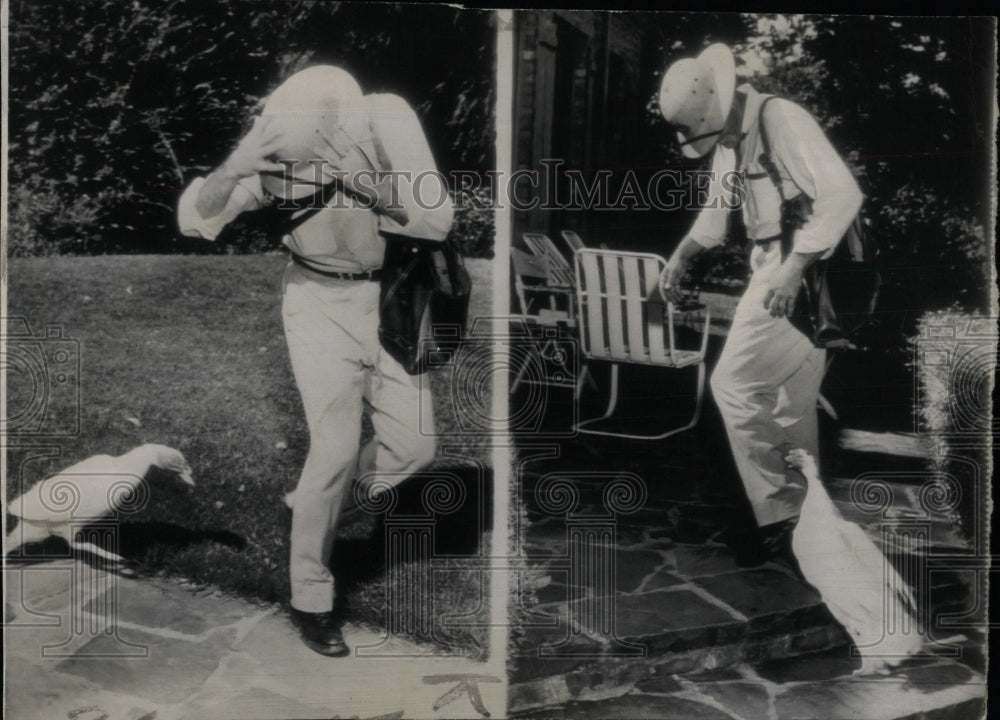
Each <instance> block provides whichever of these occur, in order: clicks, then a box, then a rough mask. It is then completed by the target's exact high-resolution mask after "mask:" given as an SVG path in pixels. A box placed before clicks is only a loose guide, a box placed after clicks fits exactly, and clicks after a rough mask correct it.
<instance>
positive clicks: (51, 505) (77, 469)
mask: <svg viewBox="0 0 1000 720" xmlns="http://www.w3.org/2000/svg"><path fill="white" fill-rule="evenodd" d="M154 465H155V466H156V467H159V468H162V469H164V470H167V471H169V472H173V473H176V474H177V475H178V476H179V477H180V479H181V480H183V481H184V482H185V483H187V484H188V485H192V486H193V485H194V480H193V479H192V477H191V468H190V466H189V465H188V464H187V461H186V460H185V459H184V456H183V455H182V454H181V453H180V452H179V451H177V450H174V449H173V448H169V447H166V446H165V445H152V444H149V445H142V446H140V447H137V448H136V449H134V450H132V451H130V452H127V453H125V454H124V455H120V456H118V457H112V456H111V455H95V456H94V457H91V458H87V459H86V460H83V461H81V462H78V463H77V464H76V465H72V466H71V467H68V468H66V469H65V470H63V471H62V472H60V473H58V474H56V475H53V476H51V477H49V478H46V479H45V480H43V481H42V482H40V483H37V484H36V485H34V486H33V487H32V488H31V489H30V490H28V491H27V492H25V493H24V494H22V495H20V496H19V497H17V498H15V499H14V500H12V501H11V503H10V505H9V507H8V512H9V513H10V514H11V515H14V516H15V517H17V518H19V522H18V524H17V527H16V528H14V529H13V530H11V531H9V532H8V533H7V538H6V542H5V543H4V544H5V554H7V555H9V554H10V553H11V552H13V551H14V550H16V549H17V548H19V547H20V546H22V545H24V544H26V543H30V542H40V541H42V540H45V539H46V538H49V537H52V536H55V537H61V538H63V539H64V540H65V541H66V542H67V543H69V545H70V547H71V548H74V549H79V550H83V551H86V552H90V553H93V554H94V555H98V556H100V557H102V558H105V559H107V560H110V561H112V562H113V563H116V564H119V563H122V562H123V561H124V558H122V557H121V556H120V555H116V554H115V553H112V552H109V551H107V550H105V549H104V548H100V547H98V546H97V545H94V544H93V543H89V542H82V541H78V540H77V539H76V538H75V537H74V535H75V531H76V530H78V529H79V528H80V527H81V526H84V525H86V524H87V523H88V522H96V521H98V520H100V519H101V518H105V517H108V516H110V515H112V514H113V513H118V512H122V511H124V512H128V511H129V510H136V509H138V508H139V507H141V506H142V503H143V502H144V501H145V498H146V495H145V492H144V491H145V489H146V486H145V485H144V480H145V479H146V475H147V474H148V473H149V470H150V468H152V467H153V466H154Z"/></svg>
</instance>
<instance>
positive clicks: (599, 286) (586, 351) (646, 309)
mask: <svg viewBox="0 0 1000 720" xmlns="http://www.w3.org/2000/svg"><path fill="white" fill-rule="evenodd" d="M574 257H575V264H576V297H577V305H578V311H579V317H578V320H579V323H578V324H579V329H580V355H581V358H582V360H583V363H584V364H583V366H582V367H581V370H580V378H581V380H580V382H579V383H578V385H577V397H579V396H580V394H581V393H582V391H583V381H582V378H584V377H585V376H586V374H587V363H588V362H589V361H592V360H603V361H606V362H609V363H611V392H610V397H609V400H608V406H607V409H606V410H605V411H604V414H603V415H601V416H600V417H595V418H590V419H587V420H582V421H580V422H579V423H577V426H576V429H577V430H578V431H579V432H581V433H589V434H593V435H607V436H611V437H620V438H629V439H634V440H660V439H663V438H665V437H669V436H670V435H674V434H676V433H679V432H683V431H684V430H689V429H691V428H692V427H694V426H695V425H696V424H697V423H698V419H699V418H700V417H701V406H702V399H703V396H704V391H705V350H706V348H707V347H708V335H709V326H710V324H711V314H710V312H709V310H708V308H707V307H706V306H704V305H701V304H697V305H694V304H691V305H686V306H683V307H679V308H677V307H674V304H673V303H667V302H665V301H664V300H663V299H662V298H661V296H660V291H659V287H658V283H659V277H660V273H661V272H662V271H663V268H664V267H666V260H664V259H663V258H662V257H660V256H659V255H653V254H650V253H633V252H618V251H613V250H596V249H586V248H585V249H582V250H578V251H577V252H576V253H575V255H574ZM696 310H697V311H703V312H704V319H703V323H704V329H703V330H702V332H701V337H700V343H699V346H698V347H697V348H694V349H682V348H679V347H677V343H676V338H675V331H674V330H675V329H674V318H675V315H676V314H678V313H679V312H693V311H696ZM622 363H633V364H638V365H649V366H656V367H663V368H671V369H680V368H687V367H691V366H697V370H698V377H697V384H696V387H695V410H694V415H693V417H692V418H691V420H690V421H689V422H688V423H687V424H685V425H683V426H682V427H676V428H672V429H669V430H666V431H664V432H659V433H651V434H648V435H638V434H632V433H624V432H613V431H610V430H598V429H595V428H593V427H592V426H593V425H594V424H595V423H599V422H602V421H606V420H608V419H609V418H611V417H612V416H613V415H614V412H615V409H616V407H617V405H618V381H619V377H618V372H619V365H621V364H622Z"/></svg>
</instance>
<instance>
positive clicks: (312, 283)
mask: <svg viewBox="0 0 1000 720" xmlns="http://www.w3.org/2000/svg"><path fill="white" fill-rule="evenodd" d="M284 284H285V289H284V299H283V302H282V318H283V321H284V326H285V338H286V340H287V341H288V352H289V355H290V356H291V360H292V371H293V372H294V374H295V382H296V384H297V385H298V388H299V393H300V394H301V396H302V404H303V406H304V407H305V413H306V423H307V424H308V426H309V454H308V456H307V457H306V462H305V466H304V467H303V468H302V475H301V476H300V477H299V483H298V486H297V487H296V488H295V491H294V492H292V493H289V495H288V496H287V498H286V500H287V502H288V504H289V506H290V507H291V508H292V539H291V585H292V607H294V608H296V609H298V610H302V611H304V612H326V611H328V610H330V609H332V607H333V600H334V579H333V575H332V574H331V572H330V569H329V561H330V552H331V550H332V548H333V540H334V535H335V532H336V527H337V518H338V515H339V514H340V509H341V505H342V502H343V500H344V494H345V492H347V491H349V490H350V489H351V485H352V483H353V481H354V478H355V477H361V478H364V477H365V476H367V475H369V474H370V473H372V472H375V473H384V474H385V476H386V480H387V481H388V482H390V483H392V484H397V483H399V482H401V481H402V480H403V479H405V477H406V476H407V475H409V474H411V473H413V472H416V471H417V470H419V469H420V468H421V467H423V466H425V465H427V464H428V463H430V462H431V461H432V460H433V459H434V453H435V449H436V445H435V440H434V427H433V426H434V420H433V418H434V415H433V409H432V406H431V394H430V389H429V387H428V384H427V383H421V382H419V381H418V378H416V377H414V376H411V375H408V374H407V373H406V371H405V370H404V369H403V367H402V366H401V365H400V364H399V363H398V362H397V361H396V360H394V359H393V358H392V356H390V355H389V354H388V353H387V352H385V351H384V350H382V348H381V346H380V344H379V340H378V325H379V319H378V302H379V283H377V282H371V281H365V280H336V279H332V278H326V277H323V276H321V275H316V274H315V273H311V272H309V271H308V270H304V269H302V268H299V267H298V266H296V265H294V264H292V263H289V265H288V267H287V268H286V270H285V282H284ZM363 399H364V400H367V401H368V403H369V405H370V406H371V411H372V415H371V418H372V425H373V426H374V428H375V437H374V438H373V439H372V440H371V442H369V443H368V444H366V445H365V447H364V448H362V449H360V452H359V447H358V446H359V444H360V440H361V417H362V410H363V404H362V400H363Z"/></svg>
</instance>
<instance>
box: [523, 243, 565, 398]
mask: <svg viewBox="0 0 1000 720" xmlns="http://www.w3.org/2000/svg"><path fill="white" fill-rule="evenodd" d="M510 262H511V271H512V275H513V278H514V293H515V296H516V300H517V305H518V306H519V307H518V308H517V310H518V312H516V313H514V314H512V316H511V320H512V322H518V323H521V324H522V326H523V327H524V328H525V331H526V332H527V333H530V334H531V336H532V339H531V345H530V347H531V348H532V349H535V348H537V350H538V356H537V357H536V356H534V355H532V354H524V355H522V356H521V357H522V360H521V364H520V367H518V370H517V372H516V373H515V375H514V379H513V380H512V381H511V384H510V390H509V391H510V393H512V394H513V393H514V392H516V391H517V389H518V388H519V387H520V386H521V384H522V383H523V384H528V385H550V386H555V387H567V388H575V387H576V374H575V372H573V369H572V368H567V371H566V372H565V373H556V374H548V373H545V372H544V371H542V370H540V369H539V368H541V367H542V365H543V364H544V363H543V361H542V358H547V359H549V360H551V358H553V357H556V356H557V355H558V354H559V349H560V347H561V346H562V344H564V343H565V342H566V340H565V338H566V337H567V336H569V337H571V336H572V332H573V330H574V328H575V326H576V320H575V319H574V315H575V313H574V304H575V297H574V295H573V285H572V282H570V283H569V284H568V285H567V284H561V283H563V282H564V281H565V277H564V276H561V275H559V276H556V275H553V272H552V268H553V263H551V262H550V261H549V260H548V259H547V258H546V254H545V253H544V252H543V253H537V254H536V253H535V252H525V251H524V250H521V249H520V248H517V247H512V248H511V249H510ZM563 262H564V263H565V259H563ZM567 265H568V263H567ZM556 278H558V279H556ZM555 283H560V284H555ZM548 364H549V365H551V364H552V363H551V362H549V363H548Z"/></svg>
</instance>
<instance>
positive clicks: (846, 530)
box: [785, 450, 924, 675]
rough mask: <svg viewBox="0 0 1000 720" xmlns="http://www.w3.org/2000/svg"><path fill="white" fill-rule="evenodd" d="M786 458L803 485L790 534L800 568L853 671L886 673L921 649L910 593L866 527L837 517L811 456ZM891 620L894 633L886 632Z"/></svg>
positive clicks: (795, 454)
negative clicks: (854, 664)
mask: <svg viewBox="0 0 1000 720" xmlns="http://www.w3.org/2000/svg"><path fill="white" fill-rule="evenodd" d="M785 461H786V462H787V463H788V464H789V465H790V466H791V467H793V468H795V469H797V470H798V471H799V472H801V473H802V475H803V476H804V477H805V478H806V484H807V488H808V490H807V492H806V497H805V500H804V502H803V504H802V511H801V514H800V516H799V522H798V524H797V525H796V527H795V530H794V531H793V532H792V552H794V553H795V558H796V560H798V563H799V568H800V569H801V571H802V574H803V575H804V576H805V578H806V580H808V581H809V583H810V584H812V585H813V587H815V588H816V589H817V590H818V591H819V593H820V596H821V597H822V598H823V602H825V603H826V606H827V607H828V608H829V609H830V612H831V614H832V615H833V616H834V618H836V620H837V622H839V623H840V624H841V625H843V626H844V629H845V630H847V632H848V633H849V634H850V636H851V639H852V640H854V643H855V645H856V646H857V648H858V650H859V651H860V653H861V667H860V668H859V669H858V670H856V671H855V674H856V675H863V674H870V673H881V672H886V671H887V670H888V669H889V667H890V666H892V665H896V664H898V663H900V662H901V661H902V660H904V659H905V658H906V657H907V656H910V655H915V654H917V653H918V652H920V650H921V648H922V647H923V643H924V638H923V636H922V635H921V634H919V632H918V628H917V621H916V618H915V617H914V614H915V613H916V609H917V605H916V602H915V601H914V599H913V595H912V594H911V593H910V590H909V588H908V587H907V585H906V583H905V582H904V581H903V578H902V577H900V575H899V573H897V572H896V571H895V570H894V569H893V567H892V566H891V565H890V564H889V563H888V562H887V561H886V559H885V556H884V555H883V554H882V552H881V551H880V550H879V549H878V547H876V545H875V543H874V542H872V541H871V539H870V538H869V537H868V536H867V535H866V534H865V531H864V530H862V529H861V527H860V526H858V525H856V524H855V523H852V522H849V521H847V520H844V518H842V517H841V515H840V512H839V511H838V510H837V508H836V507H835V506H834V504H833V501H832V500H830V496H829V495H828V494H827V492H826V488H824V487H823V484H822V482H820V478H819V471H818V469H817V468H816V461H815V460H814V459H813V457H812V455H810V454H809V453H808V452H806V451H805V450H792V451H791V452H790V453H789V454H788V456H787V457H786V458H785ZM890 624H892V625H894V626H895V630H896V632H887V631H886V628H887V627H888V626H889V625H890ZM903 628H905V632H904V630H903Z"/></svg>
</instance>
